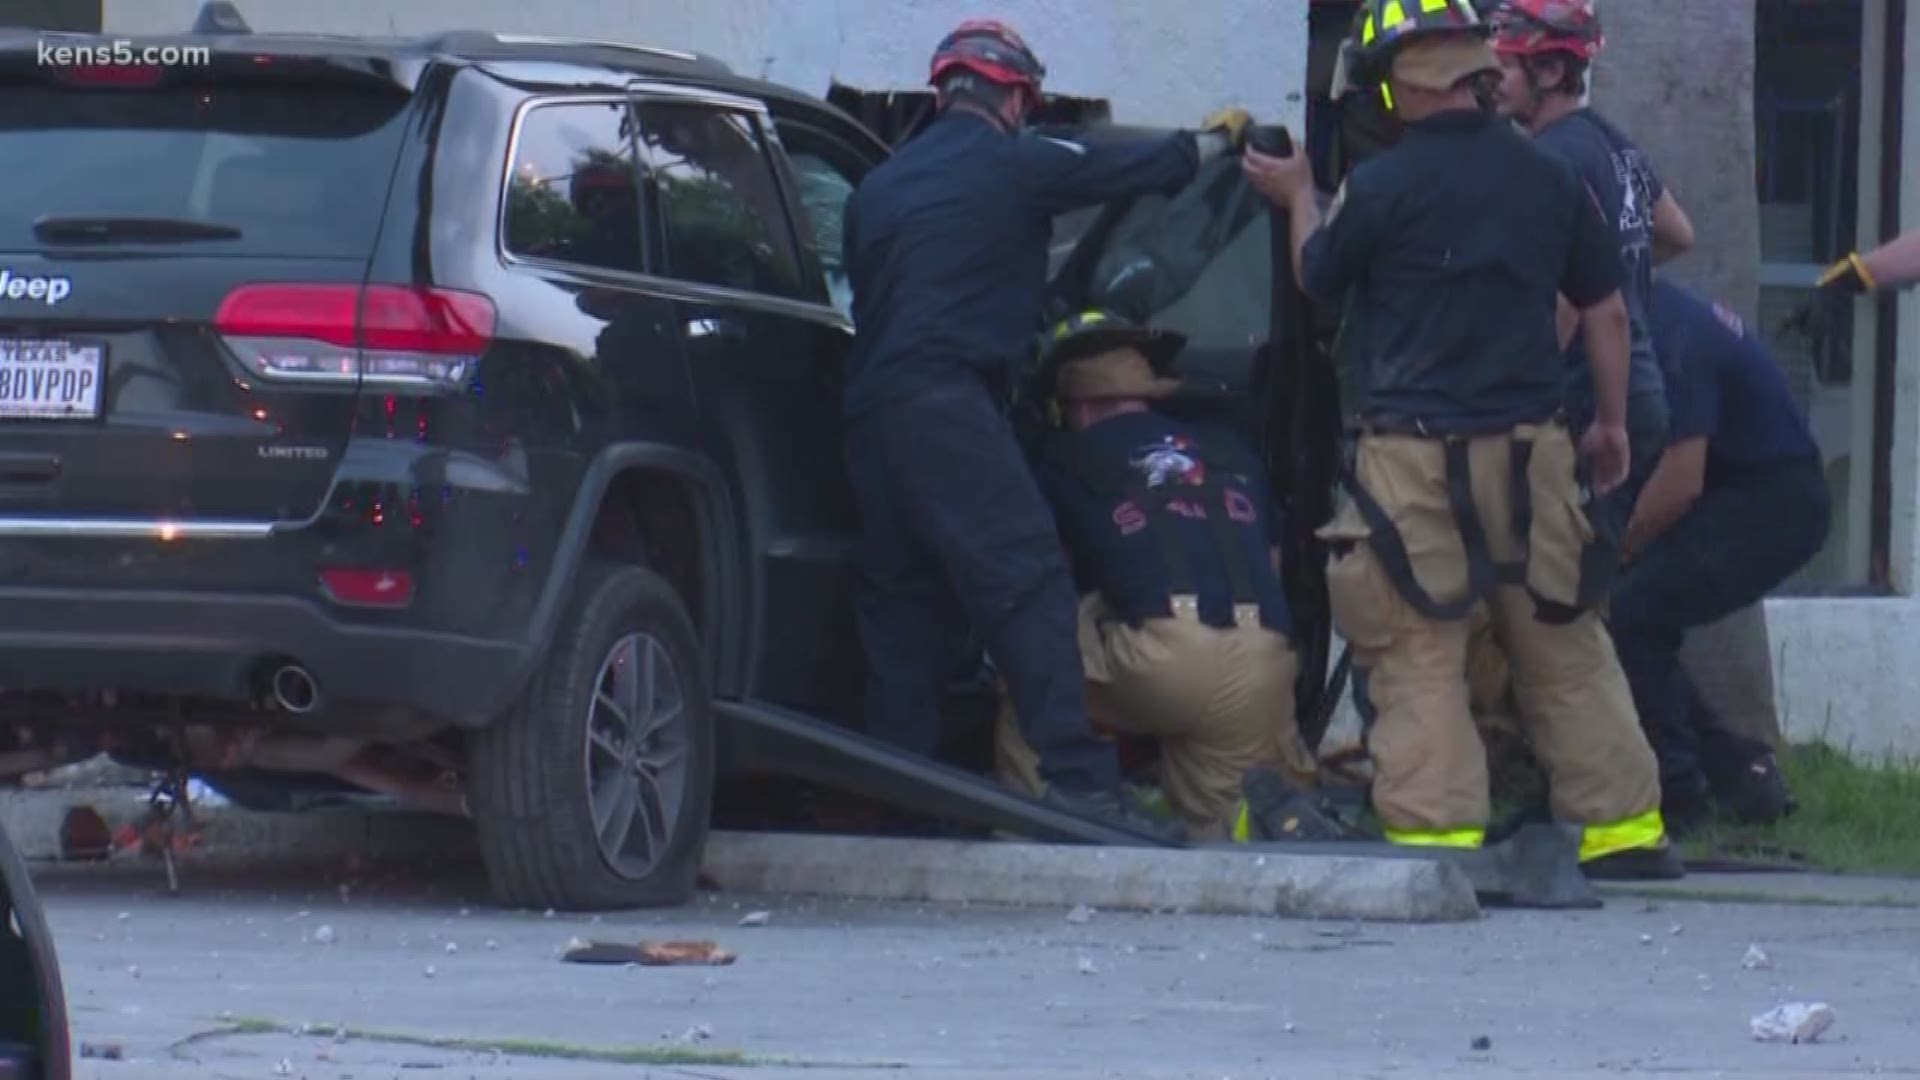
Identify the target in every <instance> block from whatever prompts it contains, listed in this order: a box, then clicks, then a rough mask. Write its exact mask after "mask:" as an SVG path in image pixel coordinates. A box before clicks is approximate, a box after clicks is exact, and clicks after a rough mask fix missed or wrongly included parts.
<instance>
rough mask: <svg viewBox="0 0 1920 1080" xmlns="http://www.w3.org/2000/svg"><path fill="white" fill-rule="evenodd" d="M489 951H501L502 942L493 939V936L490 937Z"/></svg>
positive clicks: (488, 941) (488, 940) (488, 942)
mask: <svg viewBox="0 0 1920 1080" xmlns="http://www.w3.org/2000/svg"><path fill="white" fill-rule="evenodd" d="M487 951H488V952H499V951H500V943H499V942H497V941H495V940H493V939H492V938H488V939H487Z"/></svg>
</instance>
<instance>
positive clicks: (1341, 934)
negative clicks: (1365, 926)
mask: <svg viewBox="0 0 1920 1080" xmlns="http://www.w3.org/2000/svg"><path fill="white" fill-rule="evenodd" d="M1314 933H1316V934H1318V935H1320V936H1321V937H1330V938H1352V937H1359V936H1360V928H1359V927H1357V926H1328V927H1321V928H1318V929H1315V930H1314Z"/></svg>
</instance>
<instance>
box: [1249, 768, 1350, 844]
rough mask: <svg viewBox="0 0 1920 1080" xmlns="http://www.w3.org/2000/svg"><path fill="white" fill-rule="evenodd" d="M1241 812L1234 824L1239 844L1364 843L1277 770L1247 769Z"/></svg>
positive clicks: (1326, 808) (1318, 802)
mask: <svg viewBox="0 0 1920 1080" xmlns="http://www.w3.org/2000/svg"><path fill="white" fill-rule="evenodd" d="M1240 791H1241V800H1240V810H1239V813H1238V814H1237V815H1236V817H1235V819H1234V824H1233V839H1234V840H1235V841H1236V842H1238V843H1249V842H1260V841H1286V840H1361V839H1365V837H1363V836H1362V835H1361V834H1360V833H1358V832H1356V831H1355V830H1353V829H1350V828H1348V827H1347V826H1346V825H1344V824H1342V823H1341V821H1340V819H1339V818H1338V817H1336V816H1335V815H1334V814H1333V813H1332V811H1331V809H1330V808H1328V807H1326V806H1324V805H1323V804H1322V801H1321V800H1317V799H1315V798H1313V797H1312V796H1310V795H1308V794H1307V793H1306V792H1303V791H1300V790H1299V789H1297V788H1295V787H1294V786H1293V785H1292V784H1289V783H1288V782H1287V780H1286V778H1285V777H1283V776H1281V775H1280V773H1279V772H1278V771H1276V770H1274V769H1270V768H1267V767H1265V766H1261V767H1258V768H1253V769H1249V770H1247V774H1246V776H1245V777H1243V778H1242V779H1241V781H1240Z"/></svg>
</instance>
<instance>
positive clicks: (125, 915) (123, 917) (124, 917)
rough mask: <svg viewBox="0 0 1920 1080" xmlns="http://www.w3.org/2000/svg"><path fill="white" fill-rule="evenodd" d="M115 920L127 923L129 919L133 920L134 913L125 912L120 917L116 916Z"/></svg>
mask: <svg viewBox="0 0 1920 1080" xmlns="http://www.w3.org/2000/svg"><path fill="white" fill-rule="evenodd" d="M115 918H117V919H119V920H120V921H121V922H126V921H127V920H128V919H131V918H133V912H131V911H123V912H121V913H120V914H119V915H117V916H115Z"/></svg>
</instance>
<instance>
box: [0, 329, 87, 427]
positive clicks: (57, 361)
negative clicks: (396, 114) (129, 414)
mask: <svg viewBox="0 0 1920 1080" xmlns="http://www.w3.org/2000/svg"><path fill="white" fill-rule="evenodd" d="M105 366H106V349H105V348H104V347H102V346H100V345H92V344H83V343H81V342H74V341H60V340H21V339H18V338H11V339H0V420H93V419H96V418H98V417H99V415H100V381H101V374H102V371H103V369H104V368H105Z"/></svg>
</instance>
